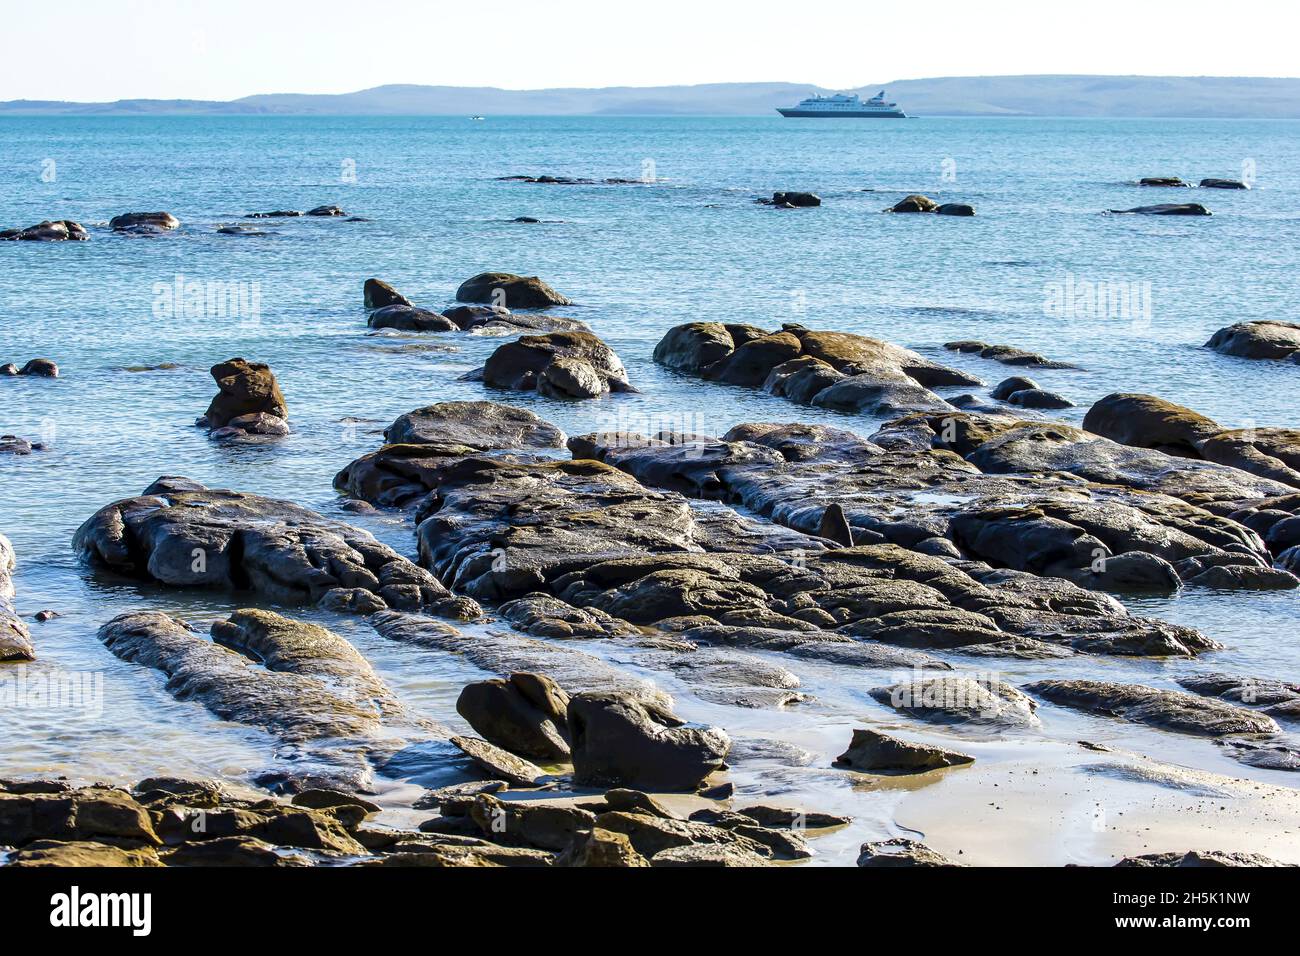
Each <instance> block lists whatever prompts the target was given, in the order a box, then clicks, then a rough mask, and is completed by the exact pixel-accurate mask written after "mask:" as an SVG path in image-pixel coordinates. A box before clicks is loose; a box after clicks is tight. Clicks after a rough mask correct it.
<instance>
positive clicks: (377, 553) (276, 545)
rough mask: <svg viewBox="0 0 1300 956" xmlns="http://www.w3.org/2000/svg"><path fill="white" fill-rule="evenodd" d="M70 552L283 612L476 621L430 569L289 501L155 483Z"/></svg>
mask: <svg viewBox="0 0 1300 956" xmlns="http://www.w3.org/2000/svg"><path fill="white" fill-rule="evenodd" d="M73 548H74V549H75V550H76V551H77V552H79V553H80V554H81V555H82V556H83V557H85V558H86V559H87V560H88V561H90V562H91V563H92V564H95V565H99V566H102V567H105V568H108V569H111V570H113V571H116V572H119V573H122V574H126V575H129V576H131V577H136V578H143V579H146V580H154V581H158V582H161V583H163V584H166V585H170V586H172V587H206V588H220V589H224V590H231V591H255V592H257V593H259V594H261V595H263V596H265V597H266V598H268V599H269V600H272V601H276V602H278V603H281V604H286V605H301V604H317V603H320V602H322V601H326V602H328V603H329V605H330V606H331V607H335V608H339V609H345V608H355V609H356V610H359V611H362V612H365V613H368V612H370V611H374V610H377V609H379V608H382V607H397V608H406V609H411V610H415V609H419V608H427V609H430V610H433V611H434V612H435V613H440V614H446V615H447V616H451V617H457V618H462V619H470V618H473V617H477V616H478V614H479V613H480V609H479V608H478V606H477V605H475V604H474V603H473V602H472V601H468V600H466V599H464V598H456V597H453V596H452V595H451V594H450V593H449V592H448V591H447V589H446V588H445V587H444V586H443V585H442V584H441V583H439V581H438V580H437V579H436V578H435V577H434V576H433V575H432V574H430V573H429V572H428V571H426V570H424V569H423V568H421V567H419V566H418V565H415V564H413V563H412V562H411V561H409V560H407V559H406V558H404V557H402V556H401V555H399V554H398V553H397V552H396V551H394V550H393V549H392V548H389V547H388V546H387V545H383V544H381V543H379V542H378V541H377V540H375V538H374V537H373V536H372V535H370V534H369V533H367V532H365V531H361V530H360V529H358V528H354V527H352V526H351V525H347V524H344V523H342V522H338V521H331V520H328V519H326V518H323V517H322V516H320V515H319V514H317V513H316V512H314V511H311V510H310V509H307V508H303V507H301V506H300V505H296V504H293V503H291V502H288V501H280V500H277V499H274V498H262V497H260V496H258V495H250V494H242V493H239V492H234V491H221V490H209V489H207V488H205V487H204V486H202V485H200V484H198V483H197V482H193V481H190V480H189V479H187V478H160V479H159V480H158V481H156V482H154V484H153V485H151V486H150V487H149V488H146V489H145V493H144V494H143V495H142V496H140V497H138V498H128V499H125V500H123V501H119V502H116V503H115V504H112V505H109V506H108V507H106V508H103V509H101V510H100V511H99V512H97V513H96V514H95V515H94V516H93V517H91V518H90V519H89V520H87V521H86V522H85V524H83V525H82V526H81V527H80V528H79V529H78V530H77V533H76V536H75V537H74V539H73Z"/></svg>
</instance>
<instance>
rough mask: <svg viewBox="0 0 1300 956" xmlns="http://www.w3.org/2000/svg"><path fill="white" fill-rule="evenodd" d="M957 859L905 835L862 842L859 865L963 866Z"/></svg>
mask: <svg viewBox="0 0 1300 956" xmlns="http://www.w3.org/2000/svg"><path fill="white" fill-rule="evenodd" d="M963 865H964V864H961V863H958V862H956V861H955V860H950V859H948V857H946V856H944V855H943V854H942V853H939V852H937V851H935V850H932V849H930V848H929V847H928V846H926V845H925V844H924V843H918V842H917V841H916V840H908V839H905V838H903V837H895V838H894V839H892V840H882V841H880V842H877V843H864V844H862V851H861V853H860V854H859V855H858V866H869V867H901V866H927V867H929V866H940V867H950V866H963Z"/></svg>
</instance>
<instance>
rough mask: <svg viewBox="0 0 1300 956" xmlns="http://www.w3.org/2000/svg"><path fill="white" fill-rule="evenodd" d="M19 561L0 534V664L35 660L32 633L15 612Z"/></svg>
mask: <svg viewBox="0 0 1300 956" xmlns="http://www.w3.org/2000/svg"><path fill="white" fill-rule="evenodd" d="M17 565H18V559H17V558H16V557H15V556H14V547H13V545H12V544H10V543H9V539H8V538H6V537H5V536H4V535H2V534H0V662H4V661H30V660H35V657H36V652H35V650H34V649H33V648H32V639H31V633H30V632H29V631H28V630H27V625H26V624H24V623H23V620H22V618H20V617H19V616H18V612H17V611H16V610H14V604H13V600H14V581H13V573H14V568H15V567H17Z"/></svg>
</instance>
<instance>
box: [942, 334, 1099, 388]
mask: <svg viewBox="0 0 1300 956" xmlns="http://www.w3.org/2000/svg"><path fill="white" fill-rule="evenodd" d="M943 347H944V348H946V349H948V350H949V351H950V352H964V353H966V354H968V355H978V356H979V357H980V358H984V359H992V360H993V361H995V362H1001V363H1002V364H1003V365H1019V366H1023V367H1025V368H1062V369H1073V368H1078V366H1077V365H1071V364H1070V363H1069V362H1057V361H1053V360H1052V359H1049V358H1047V356H1045V355H1040V354H1039V353H1037V352H1029V351H1027V350H1025V349H1021V348H1017V347H1016V346H1014V345H990V344H989V343H987V342H978V341H975V340H973V339H963V340H961V341H957V342H945V343H944V346H943ZM994 397H995V398H996V397H997V396H994Z"/></svg>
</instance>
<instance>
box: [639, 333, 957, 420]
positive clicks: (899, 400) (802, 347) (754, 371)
mask: <svg viewBox="0 0 1300 956" xmlns="http://www.w3.org/2000/svg"><path fill="white" fill-rule="evenodd" d="M654 358H655V361H656V362H658V363H659V364H661V365H666V366H667V367H669V368H672V369H676V370H678V371H682V372H687V373H690V374H694V375H698V376H700V377H701V378H704V379H706V380H709V381H717V382H724V383H727V384H730V385H744V386H747V387H749V388H762V389H763V390H764V391H766V392H769V393H771V394H773V395H779V396H782V397H785V398H788V399H790V400H791V401H794V402H797V403H799V404H803V405H816V406H819V407H822V408H830V409H835V410H838V411H849V412H868V413H870V412H889V411H900V410H911V409H918V408H920V409H945V408H950V407H951V406H949V405H948V403H946V402H944V401H943V400H942V399H940V398H939V397H938V396H937V395H935V394H934V393H933V392H931V391H930V390H929V389H930V387H934V386H941V385H978V384H980V382H979V379H977V378H975V377H974V376H972V375H967V374H966V373H964V372H960V371H957V370H956V369H951V368H946V367H945V366H942V365H938V364H936V363H934V362H930V361H929V360H927V359H924V358H922V357H921V356H920V355H917V354H916V353H915V352H911V351H908V350H907V349H903V348H899V347H898V346H896V345H891V344H890V343H888V342H882V341H880V340H879V339H872V338H867V337H866V336H861V335H849V334H845V333H840V332H814V331H810V330H808V329H805V328H803V327H802V326H798V325H786V326H784V327H783V328H782V329H781V331H779V332H765V331H763V330H762V329H756V328H753V327H751V326H737V325H722V324H719V323H715V322H692V323H689V324H687V325H679V326H677V327H675V328H673V329H671V330H669V332H668V334H667V335H665V336H664V338H663V339H662V340H661V341H660V342H659V344H658V346H656V347H655V353H654Z"/></svg>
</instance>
